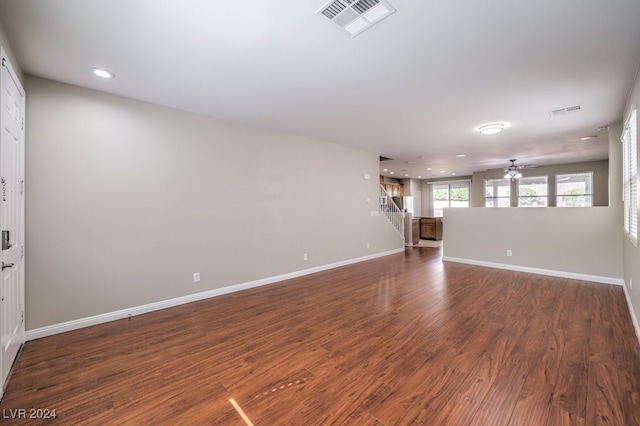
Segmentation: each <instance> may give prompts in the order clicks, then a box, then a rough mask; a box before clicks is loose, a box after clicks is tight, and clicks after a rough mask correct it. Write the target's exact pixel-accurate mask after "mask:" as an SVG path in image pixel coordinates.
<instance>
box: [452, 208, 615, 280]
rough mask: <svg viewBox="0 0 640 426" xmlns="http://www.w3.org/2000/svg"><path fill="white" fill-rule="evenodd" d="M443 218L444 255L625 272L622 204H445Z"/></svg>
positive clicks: (604, 274)
mask: <svg viewBox="0 0 640 426" xmlns="http://www.w3.org/2000/svg"><path fill="white" fill-rule="evenodd" d="M443 224H444V231H443V235H444V253H443V256H444V257H445V258H456V259H464V260H467V261H472V262H488V263H494V264H502V265H506V266H517V267H522V268H536V269H542V270H548V271H557V272H563V273H569V274H581V275H589V276H592V277H601V278H606V279H610V281H611V282H616V281H619V280H620V279H621V278H622V260H621V259H622V247H621V245H620V234H619V229H620V224H621V220H620V217H619V210H617V209H613V208H609V207H591V208H554V207H549V208H502V209H498V208H494V209H491V208H484V207H473V208H469V209H445V212H444V218H443ZM507 250H512V253H513V256H512V257H508V256H507ZM516 269H517V268H516ZM604 281H607V280H604Z"/></svg>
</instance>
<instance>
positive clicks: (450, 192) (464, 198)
mask: <svg viewBox="0 0 640 426" xmlns="http://www.w3.org/2000/svg"><path fill="white" fill-rule="evenodd" d="M431 206H432V208H433V216H435V217H442V214H443V212H444V208H445V207H469V182H451V183H434V184H433V185H432V187H431Z"/></svg>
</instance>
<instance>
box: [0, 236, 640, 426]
mask: <svg viewBox="0 0 640 426" xmlns="http://www.w3.org/2000/svg"><path fill="white" fill-rule="evenodd" d="M440 254H441V252H440V249H438V248H414V249H407V251H406V252H405V253H404V254H398V255H393V256H388V257H385V258H381V259H377V260H373V261H369V262H363V263H360V264H356V265H352V266H347V267H342V268H338V269H333V270H330V271H326V272H322V273H318V274H314V275H310V276H306V277H302V278H298V279H294V280H289V281H286V282H282V283H278V284H272V285H269V286H266V287H261V288H257V289H252V290H247V291H244V292H239V293H234V294H229V295H225V296H220V297H217V298H213V299H209V300H205V301H201V302H197V303H192V304H189V305H183V306H180V307H176V308H172V309H166V310H163V311H158V312H154V313H151V314H147V315H141V316H138V317H133V318H131V319H129V320H121V321H115V322H111V323H108V324H102V325H98V326H94V327H90V328H86V329H82V330H77V331H74V332H69V333H65V334H60V335H56V336H52V337H48V338H44V339H40V340H36V341H32V342H28V343H27V344H26V345H25V347H24V350H23V352H22V355H21V357H20V358H19V360H18V362H17V364H16V367H15V371H14V373H13V376H12V378H11V381H10V382H9V386H8V389H7V391H6V394H5V397H4V400H3V401H2V403H0V410H2V411H1V412H2V415H3V418H2V419H0V421H2V422H6V423H7V424H50V423H57V424H64V425H69V424H86V425H105V424H126V425H144V424H153V425H157V424H171V425H173V424H188V425H196V424H237V425H243V424H245V420H243V419H242V417H241V416H240V414H239V411H238V410H237V409H236V408H234V406H233V405H232V402H231V401H230V399H233V400H234V401H235V402H236V403H237V405H238V406H239V408H240V409H241V410H242V411H243V412H244V413H245V414H246V417H247V418H248V419H249V420H250V421H251V422H253V424H255V425H324V424H336V425H410V424H426V425H534V426H535V425H565V424H566V425H570V424H576V425H583V424H587V425H591V424H611V425H640V349H639V347H638V341H637V339H636V337H635V334H634V330H633V327H632V322H631V318H630V315H629V312H628V310H627V305H626V302H625V298H624V294H623V290H622V288H621V287H618V286H613V285H605V284H595V283H591V282H584V281H576V280H569V279H562V278H552V277H545V276H540V275H530V274H525V273H518V272H510V271H503V270H498V269H490V268H482V267H477V266H470V265H464V264H456V263H443V262H442V261H441V259H440ZM18 409H26V410H27V411H26V415H27V417H28V416H29V415H30V411H29V410H30V409H42V410H53V409H55V410H56V415H57V418H56V419H47V420H41V421H38V420H35V419H27V420H25V419H11V418H10V417H11V416H12V415H15V414H16V413H17V411H15V410H18ZM32 413H33V414H38V412H32ZM44 413H45V412H40V414H44Z"/></svg>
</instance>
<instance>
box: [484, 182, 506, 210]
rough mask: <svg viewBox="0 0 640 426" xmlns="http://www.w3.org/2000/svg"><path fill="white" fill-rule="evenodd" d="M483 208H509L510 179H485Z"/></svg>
mask: <svg viewBox="0 0 640 426" xmlns="http://www.w3.org/2000/svg"><path fill="white" fill-rule="evenodd" d="M484 206H485V207H511V179H485V181H484Z"/></svg>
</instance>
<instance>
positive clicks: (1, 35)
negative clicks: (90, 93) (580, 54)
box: [0, 25, 24, 86]
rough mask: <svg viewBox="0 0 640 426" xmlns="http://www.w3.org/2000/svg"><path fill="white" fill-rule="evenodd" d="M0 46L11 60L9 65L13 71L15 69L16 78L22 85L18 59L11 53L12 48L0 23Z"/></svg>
mask: <svg viewBox="0 0 640 426" xmlns="http://www.w3.org/2000/svg"><path fill="white" fill-rule="evenodd" d="M0 46H2V49H4V51H5V52H6V54H7V57H8V58H9V61H10V62H11V67H12V68H13V71H15V73H16V74H17V75H18V79H19V80H20V83H21V84H22V85H23V86H24V75H23V74H22V70H21V68H20V64H19V63H18V59H17V58H16V56H15V55H14V53H13V48H12V47H11V43H9V39H8V38H7V35H6V34H5V32H4V30H3V29H2V25H0Z"/></svg>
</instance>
